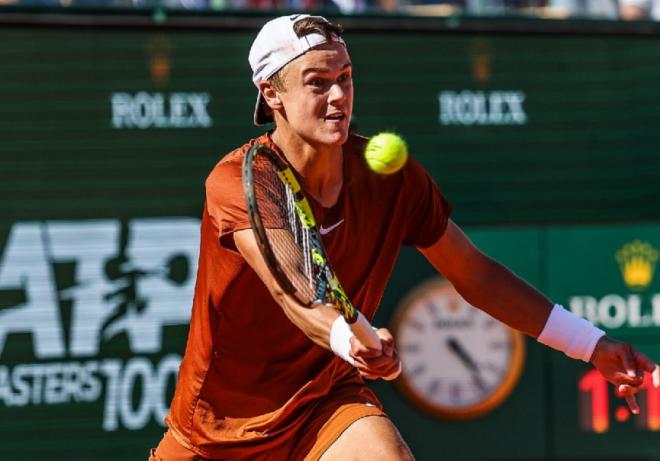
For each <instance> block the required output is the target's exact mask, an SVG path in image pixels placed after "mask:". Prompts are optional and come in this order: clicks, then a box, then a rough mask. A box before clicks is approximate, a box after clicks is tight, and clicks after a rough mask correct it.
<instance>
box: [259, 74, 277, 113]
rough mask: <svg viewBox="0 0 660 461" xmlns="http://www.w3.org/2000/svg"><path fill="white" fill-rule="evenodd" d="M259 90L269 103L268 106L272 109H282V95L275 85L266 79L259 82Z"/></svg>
mask: <svg viewBox="0 0 660 461" xmlns="http://www.w3.org/2000/svg"><path fill="white" fill-rule="evenodd" d="M259 91H261V94H262V95H263V97H264V100H265V101H266V104H268V107H270V108H271V109H272V110H278V109H282V107H283V106H282V100H281V99H280V95H279V93H278V92H277V90H275V88H273V85H271V83H270V82H268V81H264V82H261V83H259Z"/></svg>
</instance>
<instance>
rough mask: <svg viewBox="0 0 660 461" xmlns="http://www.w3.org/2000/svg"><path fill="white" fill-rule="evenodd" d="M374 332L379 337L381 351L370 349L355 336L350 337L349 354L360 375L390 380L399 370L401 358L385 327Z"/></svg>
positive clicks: (390, 334)
mask: <svg viewBox="0 0 660 461" xmlns="http://www.w3.org/2000/svg"><path fill="white" fill-rule="evenodd" d="M376 334H377V335H378V337H379V338H380V343H381V347H382V351H377V350H375V349H370V348H368V347H366V346H365V345H364V344H362V343H361V342H360V341H359V340H358V339H357V338H356V337H355V336H353V337H352V338H351V356H353V358H354V359H355V368H357V370H358V372H359V373H360V376H362V377H363V378H367V379H378V378H383V379H385V380H388V381H389V380H392V379H394V378H396V377H397V376H399V373H400V372H401V360H399V354H397V352H396V348H395V347H394V337H393V336H392V333H390V331H389V330H388V329H387V328H379V329H378V330H376Z"/></svg>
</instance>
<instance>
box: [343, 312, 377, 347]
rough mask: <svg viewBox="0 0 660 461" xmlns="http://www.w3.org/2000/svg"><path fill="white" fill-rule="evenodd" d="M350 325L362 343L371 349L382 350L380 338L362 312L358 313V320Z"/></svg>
mask: <svg viewBox="0 0 660 461" xmlns="http://www.w3.org/2000/svg"><path fill="white" fill-rule="evenodd" d="M348 326H349V327H350V328H351V331H352V332H353V334H354V335H355V337H356V338H357V339H359V340H360V342H361V343H362V344H364V345H365V346H367V347H368V348H371V349H376V350H379V351H380V350H382V347H381V343H380V338H379V337H378V335H377V334H376V331H375V330H374V329H373V327H372V326H371V324H370V323H369V321H368V320H367V319H366V317H365V316H364V315H362V313H358V317H357V320H356V321H355V322H353V323H350V324H349V325H348Z"/></svg>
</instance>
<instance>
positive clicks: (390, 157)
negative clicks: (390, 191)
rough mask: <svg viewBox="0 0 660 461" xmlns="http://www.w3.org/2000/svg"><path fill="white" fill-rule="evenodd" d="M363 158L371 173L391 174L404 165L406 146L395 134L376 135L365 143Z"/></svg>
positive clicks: (406, 155) (406, 152) (406, 154)
mask: <svg viewBox="0 0 660 461" xmlns="http://www.w3.org/2000/svg"><path fill="white" fill-rule="evenodd" d="M364 158H365V159H366V161H367V165H369V168H371V169H372V170H373V171H375V172H377V173H381V174H392V173H395V172H397V171H399V170H400V169H401V168H402V167H403V165H405V164H406V160H408V146H407V145H406V142H405V141H404V140H403V138H402V137H401V136H399V135H397V134H395V133H387V132H384V133H378V134H377V135H375V136H372V138H371V139H369V142H367V147H366V149H365V150H364Z"/></svg>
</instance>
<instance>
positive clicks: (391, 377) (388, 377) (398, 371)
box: [383, 361, 403, 381]
mask: <svg viewBox="0 0 660 461" xmlns="http://www.w3.org/2000/svg"><path fill="white" fill-rule="evenodd" d="M401 370H403V366H402V364H401V361H399V365H398V366H397V368H396V369H395V370H394V371H393V372H392V373H390V374H388V375H386V376H383V379H384V380H385V381H392V380H394V379H396V378H398V377H399V375H400V374H401Z"/></svg>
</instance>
